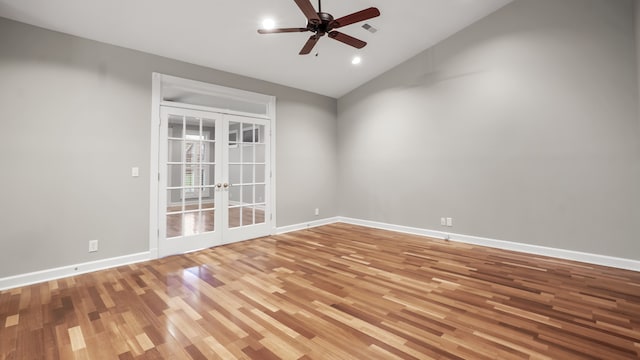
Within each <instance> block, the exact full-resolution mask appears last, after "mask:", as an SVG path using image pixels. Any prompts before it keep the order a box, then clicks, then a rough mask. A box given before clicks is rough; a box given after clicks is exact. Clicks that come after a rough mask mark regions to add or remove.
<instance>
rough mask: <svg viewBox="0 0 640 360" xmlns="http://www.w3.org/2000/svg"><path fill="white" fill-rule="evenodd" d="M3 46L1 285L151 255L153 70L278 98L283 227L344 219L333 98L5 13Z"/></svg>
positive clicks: (0, 64) (1, 33)
mask: <svg viewBox="0 0 640 360" xmlns="http://www.w3.org/2000/svg"><path fill="white" fill-rule="evenodd" d="M0 49H1V50H0V79H1V80H0V118H1V120H0V121H1V122H0V128H1V131H0V134H2V135H0V137H1V138H2V141H0V164H2V169H3V170H2V173H0V199H1V201H0V225H1V226H0V229H1V231H0V278H1V277H6V276H10V275H15V274H22V273H27V272H32V271H36V270H42V269H50V268H54V267H58V266H64V265H72V264H75V263H80V262H86V261H93V260H98V259H103V258H111V257H116V256H122V255H128V254H132V253H137V252H143V251H147V250H148V247H149V246H148V242H149V237H148V223H149V158H150V153H149V151H150V121H151V73H152V72H154V71H155V72H160V73H164V74H170V75H175V76H180V77H184V78H190V79H196V80H200V81H205V82H210V83H215V84H219V85H223V86H229V87H234V88H238V89H243V90H249V91H254V92H259V93H264V94H269V95H275V96H276V97H277V109H276V111H277V129H276V133H277V148H276V158H277V164H276V166H277V177H278V178H277V181H278V183H277V211H278V213H277V214H278V222H277V225H278V226H285V225H290V224H295V223H299V222H304V221H311V220H315V219H317V217H315V216H314V215H313V209H314V208H316V207H320V208H321V211H322V215H323V216H321V217H329V216H335V215H337V208H336V205H335V204H336V198H335V194H336V190H335V189H336V186H335V185H336V184H335V179H336V176H335V174H336V156H337V152H336V151H337V150H336V135H335V134H336V116H337V115H336V100H335V99H331V98H328V97H324V96H320V95H316V94H312V93H307V92H303V91H300V90H296V89H292V88H287V87H283V86H279V85H275V84H271V83H267V82H263V81H258V80H254V79H250V78H246V77H242V76H238V75H234V74H229V73H224V72H220V71H215V70H211V69H207V68H203V67H198V66H195V65H191V64H186V63H182V62H178V61H173V60H169V59H166V58H161V57H157V56H152V55H148V54H144V53H140V52H136V51H131V50H127V49H123V48H119V47H114V46H110V45H105V44H101V43H97V42H93V41H89V40H84V39H80V38H77V37H73V36H67V35H63V34H60V33H55V32H51V31H47V30H43V29H39V28H36V27H32V26H29V25H25V24H20V23H17V22H13V21H10V20H6V19H2V18H0ZM132 166H139V167H140V177H138V178H132V177H131V176H130V172H131V170H130V169H131V167H132ZM91 239H98V240H100V251H99V252H98V253H93V254H89V253H88V252H87V250H88V241H89V240H91Z"/></svg>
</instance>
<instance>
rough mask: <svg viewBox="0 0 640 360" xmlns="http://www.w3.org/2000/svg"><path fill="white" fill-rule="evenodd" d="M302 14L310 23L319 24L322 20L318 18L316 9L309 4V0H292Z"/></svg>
mask: <svg viewBox="0 0 640 360" xmlns="http://www.w3.org/2000/svg"><path fill="white" fill-rule="evenodd" d="M294 1H295V2H296V4H297V5H298V7H299V8H300V10H302V13H303V14H304V16H305V17H306V18H307V19H308V20H309V22H310V23H312V24H316V25H317V24H320V23H321V22H322V21H321V20H320V16H318V13H317V12H316V9H314V8H313V5H311V0H294Z"/></svg>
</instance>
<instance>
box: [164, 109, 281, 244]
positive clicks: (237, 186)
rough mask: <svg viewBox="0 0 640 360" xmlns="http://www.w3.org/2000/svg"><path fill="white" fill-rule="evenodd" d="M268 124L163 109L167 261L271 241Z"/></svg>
mask: <svg viewBox="0 0 640 360" xmlns="http://www.w3.org/2000/svg"><path fill="white" fill-rule="evenodd" d="M268 125H269V123H268V121H267V120H264V119H257V118H251V117H244V116H236V115H227V114H221V113H216V112H208V111H198V110H189V109H182V108H173V107H167V106H162V107H161V122H160V163H159V170H160V176H159V182H160V186H159V190H160V191H159V201H158V203H159V211H158V216H159V244H158V245H159V246H158V250H159V255H160V256H167V255H171V254H177V253H184V252H188V251H193V250H197V249H202V248H206V247H211V246H215V245H220V244H224V243H229V242H236V241H241V240H246V239H251V238H256V237H260V236H265V235H268V234H269V233H270V229H271V214H270V201H271V197H270V191H269V190H270V188H271V187H270V180H271V176H270V174H271V169H270V161H269V160H270V136H269V135H270V133H269V130H268V129H269V128H268Z"/></svg>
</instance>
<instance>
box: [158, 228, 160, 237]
mask: <svg viewBox="0 0 640 360" xmlns="http://www.w3.org/2000/svg"><path fill="white" fill-rule="evenodd" d="M158 237H160V229H158Z"/></svg>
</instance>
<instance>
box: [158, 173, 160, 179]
mask: <svg viewBox="0 0 640 360" xmlns="http://www.w3.org/2000/svg"><path fill="white" fill-rule="evenodd" d="M158 181H160V173H158Z"/></svg>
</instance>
